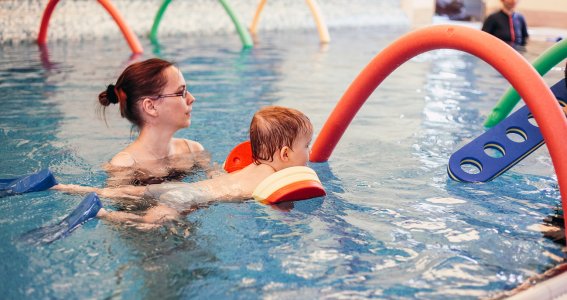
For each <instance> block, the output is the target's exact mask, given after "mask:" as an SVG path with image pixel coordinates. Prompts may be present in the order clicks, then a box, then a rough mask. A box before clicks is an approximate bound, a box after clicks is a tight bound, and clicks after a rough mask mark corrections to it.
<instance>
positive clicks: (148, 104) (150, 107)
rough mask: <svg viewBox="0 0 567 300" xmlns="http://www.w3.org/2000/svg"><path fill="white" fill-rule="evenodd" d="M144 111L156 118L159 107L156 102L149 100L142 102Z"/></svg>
mask: <svg viewBox="0 0 567 300" xmlns="http://www.w3.org/2000/svg"><path fill="white" fill-rule="evenodd" d="M142 110H143V111H144V112H145V113H147V114H149V115H150V116H153V117H156V116H157V115H158V112H157V107H156V105H155V103H154V101H152V100H151V99H149V98H145V99H144V100H142Z"/></svg>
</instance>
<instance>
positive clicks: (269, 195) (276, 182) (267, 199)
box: [252, 166, 327, 204]
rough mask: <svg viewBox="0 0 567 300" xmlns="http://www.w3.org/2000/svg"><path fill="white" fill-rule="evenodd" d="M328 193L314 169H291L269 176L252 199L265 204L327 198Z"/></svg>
mask: <svg viewBox="0 0 567 300" xmlns="http://www.w3.org/2000/svg"><path fill="white" fill-rule="evenodd" d="M326 194H327V193H326V192H325V189H324V188H323V185H322V184H321V181H319V177H318V176H317V173H315V171H313V169H311V168H309V167H304V166H297V167H289V168H285V169H283V170H280V171H277V172H275V173H274V174H272V175H270V176H268V177H267V178H266V179H264V180H263V181H262V182H260V184H259V185H258V186H257V187H256V189H254V192H253V193H252V197H253V198H254V199H255V200H256V201H259V202H262V203H264V204H276V203H279V202H283V201H296V200H304V199H311V198H315V197H322V196H325V195H326Z"/></svg>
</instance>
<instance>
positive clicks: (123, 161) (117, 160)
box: [109, 151, 136, 167]
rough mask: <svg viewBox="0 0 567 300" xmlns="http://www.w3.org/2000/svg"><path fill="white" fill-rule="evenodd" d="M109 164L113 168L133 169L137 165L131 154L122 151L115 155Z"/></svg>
mask: <svg viewBox="0 0 567 300" xmlns="http://www.w3.org/2000/svg"><path fill="white" fill-rule="evenodd" d="M109 164H110V165H111V166H113V167H131V166H133V165H135V164H136V161H135V160H134V157H132V155H131V154H130V153H128V152H124V151H122V152H118V154H116V155H114V157H113V158H112V159H111V160H110V162H109Z"/></svg>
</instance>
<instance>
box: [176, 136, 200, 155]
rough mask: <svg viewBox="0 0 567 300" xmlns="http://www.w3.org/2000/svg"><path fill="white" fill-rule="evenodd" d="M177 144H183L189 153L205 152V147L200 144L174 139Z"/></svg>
mask: <svg viewBox="0 0 567 300" xmlns="http://www.w3.org/2000/svg"><path fill="white" fill-rule="evenodd" d="M176 142H177V143H184V144H185V145H186V146H187V147H188V148H189V153H193V152H201V151H204V150H205V147H203V145H201V143H199V142H196V141H192V140H188V139H176Z"/></svg>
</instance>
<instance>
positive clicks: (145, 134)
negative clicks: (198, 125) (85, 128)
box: [99, 58, 210, 186]
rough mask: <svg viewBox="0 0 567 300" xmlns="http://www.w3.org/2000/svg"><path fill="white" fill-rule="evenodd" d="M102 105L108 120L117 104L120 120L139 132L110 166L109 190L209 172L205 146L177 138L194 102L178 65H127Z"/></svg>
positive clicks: (102, 95) (152, 61) (149, 62)
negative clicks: (193, 171) (198, 169)
mask: <svg viewBox="0 0 567 300" xmlns="http://www.w3.org/2000/svg"><path fill="white" fill-rule="evenodd" d="M99 102H100V104H101V105H102V107H103V115H104V109H106V107H107V106H109V105H110V104H118V105H119V109H120V114H121V116H122V117H124V118H126V119H128V120H129V121H130V122H131V123H132V125H133V126H134V127H137V128H138V129H139V132H140V133H139V135H138V137H137V138H136V140H134V142H132V143H131V144H129V145H128V146H127V147H126V148H125V149H123V150H122V151H121V152H119V153H118V154H116V155H115V156H114V157H113V158H112V159H111V160H110V162H109V164H108V165H107V166H106V169H107V171H108V172H109V174H110V178H109V185H111V186H116V185H124V184H134V185H145V184H150V183H159V182H162V181H164V180H168V179H176V178H177V179H178V178H179V177H182V176H184V175H185V174H187V172H188V171H189V170H190V169H191V168H193V166H195V165H198V166H201V167H204V168H207V167H208V165H209V161H210V160H209V157H208V156H207V155H204V151H203V150H204V148H203V146H202V145H201V144H200V143H198V142H195V141H191V140H187V139H180V138H174V137H173V135H174V134H175V132H177V131H178V130H179V129H182V128H187V127H189V125H190V124H191V111H192V109H193V103H194V102H195V98H194V97H193V95H191V93H189V91H187V83H186V82H185V79H184V78H183V74H181V72H180V71H179V69H178V68H177V67H175V66H174V65H173V63H171V62H168V61H165V60H162V59H158V58H152V59H148V60H145V61H142V62H137V63H134V64H132V65H130V66H128V67H127V68H126V69H125V70H124V71H123V72H122V74H121V75H120V77H118V80H117V81H116V84H110V85H109V86H108V87H107V89H106V90H105V91H103V92H101V93H100V95H99Z"/></svg>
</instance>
